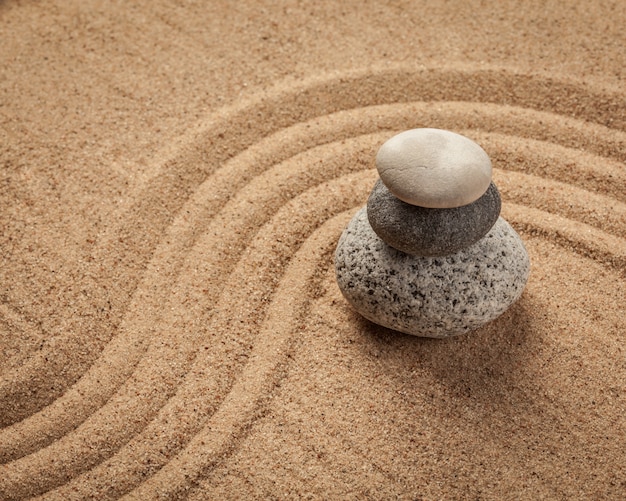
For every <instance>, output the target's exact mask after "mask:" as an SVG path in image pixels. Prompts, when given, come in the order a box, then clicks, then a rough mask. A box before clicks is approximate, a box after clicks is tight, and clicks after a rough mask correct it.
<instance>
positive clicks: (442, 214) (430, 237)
mask: <svg viewBox="0 0 626 501" xmlns="http://www.w3.org/2000/svg"><path fill="white" fill-rule="evenodd" d="M500 208H501V201H500V193H499V192H498V189H497V188H496V185H495V184H493V183H491V184H490V185H489V188H488V189H487V191H486V192H485V193H484V194H483V195H482V196H481V197H480V198H479V199H478V200H476V201H474V202H472V203H471V204H468V205H464V206H462V207H455V208H453V209H429V208H426V207H418V206H416V205H411V204H407V203H406V202H403V201H402V200H400V199H399V198H396V197H395V196H394V195H393V194H392V193H391V192H390V191H389V190H388V189H387V187H386V186H385V185H384V184H383V182H382V181H381V180H380V179H379V180H378V181H376V184H375V185H374V189H373V190H372V193H371V194H370V197H369V199H368V201H367V216H368V219H369V222H370V225H371V226H372V228H373V229H374V231H375V232H376V234H377V235H378V236H379V237H380V238H382V239H383V240H384V241H385V242H386V243H388V244H389V245H391V246H392V247H394V248H396V249H398V250H401V251H402V252H406V253H408V254H413V255H416V256H446V255H448V254H454V253H455V252H458V251H460V250H461V249H465V248H466V247H469V246H470V245H472V244H474V243H476V242H477V241H478V240H480V239H481V238H482V237H484V236H485V235H486V234H487V232H488V231H489V230H490V229H491V227H492V226H493V225H494V224H495V222H496V221H497V219H498V216H499V215H500Z"/></svg>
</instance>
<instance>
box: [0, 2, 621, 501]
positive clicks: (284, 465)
mask: <svg viewBox="0 0 626 501" xmlns="http://www.w3.org/2000/svg"><path fill="white" fill-rule="evenodd" d="M625 25H626V3H624V2H608V1H607V2H604V1H591V2H589V1H582V0H581V1H570V2H556V1H555V2H547V3H546V2H544V1H541V2H540V1H525V2H518V1H492V2H489V1H486V2H478V1H469V2H468V1H460V0H459V1H456V0H455V1H451V2H443V1H442V2H433V1H431V2H425V1H415V2H388V5H387V3H383V2H356V1H355V2H333V1H331V0H323V1H321V2H316V3H314V4H313V3H310V4H306V3H303V2H296V1H284V2H259V1H246V0H244V1H242V2H225V1H211V2H171V1H170V2H163V1H160V0H157V1H147V0H140V1H138V2H132V3H130V2H97V1H80V2H79V1H76V0H71V1H52V2H25V1H24V2H22V1H17V0H5V1H0V47H1V49H0V176H1V177H0V189H1V192H0V263H1V264H0V499H2V500H10V499H28V498H32V497H37V496H41V498H42V499H55V500H56V499H58V500H74V499H98V500H101V499H115V498H119V497H124V496H126V497H127V498H129V499H141V500H151V499H190V500H206V499H342V500H343V499H359V500H360V499H376V500H378V499H381V500H382V499H407V500H416V499H424V500H439V499H459V500H466V499H469V500H471V499H481V500H482V499H486V500H502V499H522V500H526V499H528V500H536V499H550V500H551V499H563V500H572V499H610V500H621V499H624V497H625V496H626V346H625V344H624V342H625V340H626V307H625V304H626V301H625V297H626V285H625V284H626V166H625V162H626V84H625V81H626V32H625V31H624V26H625ZM414 127H434V128H442V129H448V130H451V131H454V132H458V133H461V134H463V135H466V136H468V137H470V138H471V139H473V140H474V141H476V142H478V143H479V144H480V145H481V146H482V147H483V148H484V149H485V151H486V152H487V153H488V154H489V156H490V157H491V160H492V163H493V167H494V174H493V178H494V181H495V183H496V184H497V186H498V188H499V189H500V192H501V195H502V200H503V208H502V216H503V217H504V218H505V219H506V220H507V221H509V222H510V223H511V225H512V226H513V227H514V228H515V230H516V231H517V232H518V233H519V234H520V235H521V237H522V239H523V240H524V243H525V245H526V247H527V249H528V252H529V254H530V258H531V266H532V268H531V275H530V279H529V282H528V285H527V287H526V290H525V291H524V293H523V295H522V297H521V299H520V300H519V301H518V302H517V303H516V304H515V305H514V306H513V307H512V308H511V309H510V310H508V311H507V312H506V313H505V314H504V315H503V316H501V317H499V318H498V319H497V320H495V321H493V322H491V323H489V324H487V325H486V326H485V327H483V328H481V329H479V330H478V331H476V332H474V333H472V334H469V335H466V336H462V337H458V338H454V339H449V340H432V339H421V338H416V337H412V336H408V335H403V334H399V333H396V332H393V331H390V330H386V329H384V328H382V327H378V326H376V325H374V324H371V323H369V322H368V321H366V320H364V319H363V318H361V317H360V316H359V315H357V314H356V313H355V312H354V311H353V310H352V309H351V308H350V307H349V306H348V304H347V303H346V301H345V300H344V299H343V297H342V296H341V293H340V292H339V289H338V287H337V284H336V282H335V276H334V268H333V262H332V257H333V252H334V249H335V246H336V243H337V240H338V238H339V235H340V234H341V231H342V230H343V228H344V227H345V225H346V224H347V222H348V221H349V219H350V218H351V217H352V215H353V214H354V213H355V212H356V211H357V210H358V209H359V208H360V207H362V206H363V205H364V204H365V202H366V200H367V195H368V194H369V191H370V190H371V189H372V186H373V185H374V182H375V181H376V177H377V176H376V171H375V168H374V160H375V155H376V151H377V150H378V148H379V147H380V145H381V144H382V143H384V142H385V141H386V140H387V139H388V138H390V137H391V136H392V135H394V134H395V133H397V132H400V131H402V130H406V129H410V128H414Z"/></svg>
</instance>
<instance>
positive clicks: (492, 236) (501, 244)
mask: <svg viewBox="0 0 626 501" xmlns="http://www.w3.org/2000/svg"><path fill="white" fill-rule="evenodd" d="M376 168H377V170H378V173H379V175H380V179H378V181H377V182H376V184H375V185H374V189H373V190H372V192H371V194H370V196H369V199H368V201H367V206H366V207H363V208H362V209H361V210H359V211H358V212H357V213H356V215H355V216H354V217H353V219H352V220H351V221H350V223H349V224H348V226H347V228H346V229H345V230H344V232H343V234H342V235H341V238H340V239H339V243H338V246H337V250H336V252H335V270H336V275H337V283H338V285H339V288H340V290H341V292H342V294H343V295H344V297H345V298H346V299H347V300H348V302H349V303H350V304H351V305H352V306H353V307H354V308H355V309H356V311H358V312H359V313H360V314H361V315H363V316H364V317H365V318H367V319H369V320H371V321H372V322H374V323H377V324H379V325H382V326H384V327H388V328H390V329H394V330H397V331H400V332H404V333H407V334H412V335H415V336H423V337H433V338H447V337H451V336H456V335H459V334H463V333H466V332H469V331H472V330H474V329H477V328H479V327H481V326H482V325H484V324H485V323H487V322H489V321H491V320H493V319H495V318H496V317H498V316H499V315H501V314H502V313H504V311H505V310H506V309H507V308H509V306H511V305H512V304H513V303H514V302H515V301H517V299H518V298H519V297H520V296H521V294H522V291H523V290H524V287H525V285H526V282H527V280H528V275H529V272H530V261H529V258H528V253H527V252H526V249H525V248H524V244H523V243H522V240H521V239H520V237H519V235H518V234H517V233H516V232H515V230H513V228H511V226H510V225H509V224H508V223H507V222H506V221H505V220H504V219H503V218H501V217H500V208H501V200H500V194H499V192H498V189H497V188H496V186H495V184H493V182H492V181H491V171H492V167H491V161H490V160H489V157H488V155H487V153H486V152H485V151H484V150H483V149H482V148H481V147H480V146H479V145H478V144H476V143H475V142H473V141H472V140H470V139H468V138H466V137H464V136H461V135H459V134H456V133H453V132H449V131H445V130H439V129H413V130H408V131H405V132H402V133H400V134H398V135H396V136H394V137H392V138H391V139H389V140H388V141H387V142H385V143H384V144H383V145H382V147H381V148H380V150H379V151H378V154H377V155H376Z"/></svg>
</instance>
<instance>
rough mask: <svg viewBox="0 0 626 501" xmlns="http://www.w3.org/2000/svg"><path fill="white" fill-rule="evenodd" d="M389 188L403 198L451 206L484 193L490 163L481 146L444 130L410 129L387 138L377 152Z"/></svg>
mask: <svg viewBox="0 0 626 501" xmlns="http://www.w3.org/2000/svg"><path fill="white" fill-rule="evenodd" d="M376 168H377V169H378V173H379V175H380V178H381V179H382V181H383V183H385V186H387V188H388V189H389V191H391V193H393V194H394V195H395V196H396V197H398V198H399V199H400V200H402V201H403V202H406V203H408V204H411V205H418V206H420V207H430V208H435V209H449V208H453V207H460V206H462V205H467V204H469V203H472V202H473V201H474V200H477V199H478V198H480V197H481V196H482V194H483V193H485V191H487V188H488V187H489V183H490V182H491V161H490V160H489V156H488V155H487V153H486V152H485V150H483V149H482V148H481V147H480V146H479V145H478V144H476V143H475V142H474V141H472V140H471V139H468V138H467V137H465V136H462V135H460V134H456V133H454V132H450V131H447V130H440V129H412V130H407V131H405V132H401V133H400V134H397V135H396V136H393V137H392V138H391V139H389V140H388V141H386V142H385V143H384V144H383V145H382V146H381V147H380V149H379V150H378V153H377V155H376Z"/></svg>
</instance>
